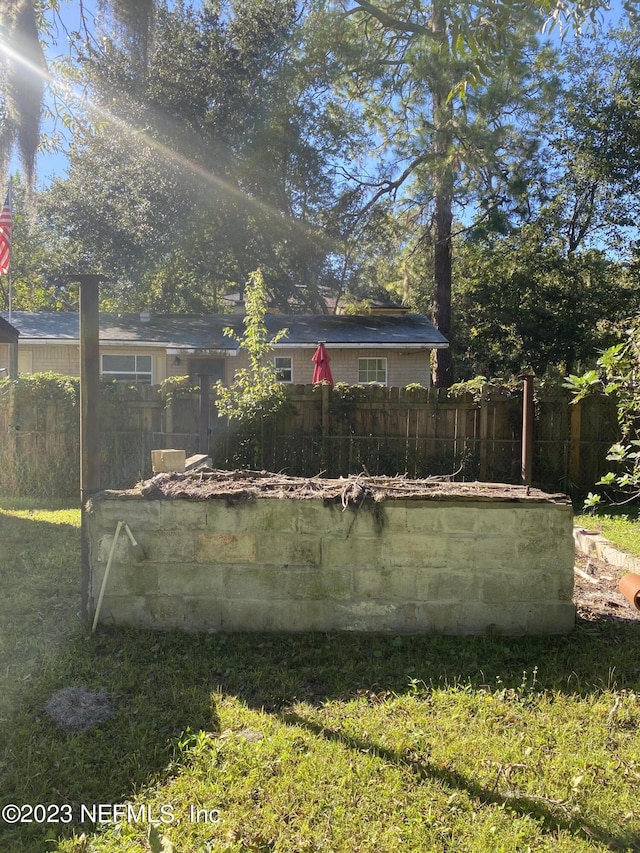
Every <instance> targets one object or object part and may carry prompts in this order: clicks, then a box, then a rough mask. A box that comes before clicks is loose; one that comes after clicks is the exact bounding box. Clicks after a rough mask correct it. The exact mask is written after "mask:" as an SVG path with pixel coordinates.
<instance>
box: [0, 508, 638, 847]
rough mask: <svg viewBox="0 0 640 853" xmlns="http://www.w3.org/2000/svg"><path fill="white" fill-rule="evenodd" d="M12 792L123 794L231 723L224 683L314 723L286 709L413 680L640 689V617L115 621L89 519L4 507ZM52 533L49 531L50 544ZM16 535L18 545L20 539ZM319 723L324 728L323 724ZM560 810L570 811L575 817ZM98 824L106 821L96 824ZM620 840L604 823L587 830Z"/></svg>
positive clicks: (538, 808) (474, 787) (0, 646)
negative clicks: (59, 518)
mask: <svg viewBox="0 0 640 853" xmlns="http://www.w3.org/2000/svg"><path fill="white" fill-rule="evenodd" d="M0 542H1V543H2V550H1V551H0V574H1V576H2V577H3V584H4V596H3V597H2V599H1V600H0V620H1V621H0V663H1V664H2V665H1V667H0V709H1V715H0V762H1V764H0V806H2V805H5V804H7V803H17V804H19V805H21V804H23V803H45V804H46V803H54V804H64V803H69V804H71V805H72V806H73V808H74V813H77V811H76V810H77V809H78V808H79V805H80V804H81V803H83V804H94V803H118V802H123V801H125V800H127V799H129V798H130V797H131V796H132V795H133V794H134V793H135V792H137V791H140V789H142V788H144V787H145V786H147V785H149V784H153V781H154V779H162V778H166V776H167V775H168V774H170V773H171V772H172V769H171V764H172V761H173V760H174V758H175V751H176V742H177V740H178V739H179V737H180V735H181V733H182V732H184V731H185V730H186V729H187V728H191V729H192V730H194V731H198V730H200V729H203V730H207V731H217V730H219V728H220V725H219V720H218V715H217V710H216V707H215V700H214V694H215V693H216V692H223V693H227V694H231V695H235V696H238V697H239V698H240V699H242V700H243V701H244V702H245V703H246V704H247V705H248V706H249V707H252V708H259V709H265V710H266V711H268V712H271V713H274V714H277V715H278V716H279V717H280V718H281V719H284V720H285V722H291V723H295V724H300V725H306V726H308V727H309V726H311V725H312V724H310V723H309V721H304V720H301V719H297V718H293V717H291V715H290V714H289V716H287V714H288V713H289V712H286V711H285V710H284V709H287V708H289V707H291V705H292V704H293V703H294V702H295V701H297V700H300V701H305V702H308V703H310V704H312V705H320V704H321V703H322V702H324V701H325V700H327V699H338V700H339V699H351V698H353V697H354V696H357V695H359V694H360V693H361V692H362V691H367V690H375V691H377V692H384V691H388V692H389V693H395V694H403V693H406V692H408V691H410V690H411V685H412V683H415V682H416V681H422V682H424V683H425V684H426V685H427V686H430V685H433V686H434V687H438V686H446V685H453V684H463V685H469V687H470V688H471V689H473V688H481V687H489V688H492V687H494V686H496V684H497V683H498V679H500V684H501V687H504V688H513V689H518V688H519V687H521V685H522V682H523V673H528V674H529V676H531V674H532V673H533V672H534V670H535V671H536V678H537V683H536V690H548V691H552V692H554V691H559V692H564V693H568V694H578V695H583V696H586V695H588V694H591V693H594V692H598V691H600V690H603V689H613V688H618V689H622V688H626V689H629V690H634V691H639V690H640V623H638V621H637V620H636V621H634V622H629V623H624V622H612V621H610V622H583V621H579V622H578V625H577V627H576V629H575V631H574V632H573V633H572V634H570V635H569V636H567V637H536V638H531V637H529V638H506V637H485V638H478V637H436V636H421V637H380V636H375V637H372V636H356V635H315V634H314V635H308V634H305V635H283V634H279V635H260V634H253V635H248V634H237V635H224V634H220V635H205V634H200V635H197V634H181V633H179V632H171V633H163V634H161V633H154V632H152V631H146V630H133V629H131V630H129V629H116V628H113V629H105V628H100V629H99V630H98V632H97V633H96V634H95V635H92V634H91V633H90V631H89V629H88V627H87V626H86V625H85V624H84V623H83V622H82V621H81V619H80V616H79V609H80V600H79V563H80V560H79V531H78V529H77V528H75V527H73V526H72V525H55V524H49V523H47V522H43V521H35V520H30V519H25V518H18V517H14V516H9V515H6V514H5V515H2V516H0ZM43 543H44V544H43ZM5 546H6V547H5ZM81 685H82V686H85V687H87V688H88V689H90V690H96V691H101V692H107V693H109V694H111V695H112V696H113V699H114V704H115V708H116V713H115V716H114V717H113V718H112V719H111V720H110V721H108V722H107V723H104V724H102V725H101V726H100V727H99V728H96V729H93V730H91V731H88V732H83V733H80V732H71V731H68V730H66V729H63V728H60V727H59V726H56V725H55V724H54V723H53V722H52V721H51V720H49V718H48V717H47V715H46V713H45V712H44V706H45V703H46V701H47V699H48V698H49V696H50V695H51V694H52V692H54V691H55V690H58V689H59V688H62V687H68V686H81ZM314 731H315V729H314ZM315 733H316V734H317V735H318V736H322V737H332V738H336V739H340V740H341V741H342V742H344V743H347V744H348V745H350V746H353V748H354V749H363V748H364V749H369V748H373V749H375V750H376V751H377V752H378V753H379V754H380V755H382V756H383V757H384V758H385V759H387V760H389V761H394V762H397V763H399V764H402V765H405V766H410V767H411V769H412V770H413V771H414V772H415V773H416V774H418V775H419V776H421V777H422V778H425V779H426V778H435V779H442V780H443V781H446V782H447V784H449V785H450V786H452V787H457V788H460V789H463V790H466V791H468V792H469V793H470V795H471V796H474V797H477V798H478V799H480V801H482V802H487V803H494V802H497V803H504V804H505V806H506V807H508V808H509V809H511V810H513V811H515V812H517V813H519V814H525V813H526V814H531V813H533V814H537V815H540V816H541V817H542V819H543V821H544V822H545V824H548V825H549V827H551V826H558V825H561V826H564V827H565V828H566V829H568V830H569V831H571V832H575V833H577V834H583V835H584V834H585V830H584V826H585V824H584V822H583V821H581V822H580V826H577V825H575V824H574V823H573V822H572V821H571V820H570V819H569V818H564V817H563V816H562V815H558V814H557V813H556V812H555V811H554V810H553V809H551V808H547V807H546V806H545V805H544V804H542V803H540V802H538V801H535V802H534V801H527V800H526V799H524V800H523V799H518V800H514V799H510V800H509V802H508V803H506V802H505V800H504V798H500V796H499V795H497V794H496V793H494V792H492V791H490V790H488V789H486V788H483V787H482V786H480V785H478V784H477V783H475V782H474V781H473V780H472V779H469V778H467V777H465V776H464V775H463V774H460V773H457V772H456V771H454V770H450V769H446V770H442V769H440V768H438V767H433V766H432V765H431V764H429V763H424V762H422V761H416V760H414V759H412V758H410V757H409V756H407V755H402V754H399V753H398V754H396V753H393V752H390V751H388V750H387V751H385V749H384V748H383V747H381V746H380V745H378V744H375V743H369V742H367V741H366V740H364V739H362V740H360V739H356V738H352V737H350V736H348V735H346V734H344V733H343V732H341V731H337V732H332V733H327V732H326V731H325V730H323V729H321V728H318V730H317V731H315ZM559 821H560V823H559ZM72 828H77V827H64V826H60V825H52V826H49V827H40V826H35V825H31V826H28V825H27V826H22V827H20V828H15V827H7V826H6V825H0V832H3V834H4V838H3V839H2V840H3V849H7V850H9V849H10V850H12V851H14V853H25V852H26V851H41V850H42V849H43V843H44V841H45V839H46V838H47V837H49V838H55V837H57V836H58V835H60V834H63V833H64V832H65V830H69V831H70V830H71V829H72ZM82 828H83V829H85V830H87V831H91V829H92V827H91V826H90V825H89V826H84V827H82ZM589 832H591V833H593V837H595V838H603V839H605V841H606V843H617V841H616V839H613V840H612V839H611V838H609V837H608V836H607V835H606V833H604V832H603V831H602V830H601V829H599V828H598V827H597V826H587V834H588V833H589Z"/></svg>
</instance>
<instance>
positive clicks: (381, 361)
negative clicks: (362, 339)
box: [358, 358, 387, 385]
mask: <svg viewBox="0 0 640 853" xmlns="http://www.w3.org/2000/svg"><path fill="white" fill-rule="evenodd" d="M358 382H359V383H360V384H361V385H373V384H377V385H386V384H387V359H386V358H359V359H358Z"/></svg>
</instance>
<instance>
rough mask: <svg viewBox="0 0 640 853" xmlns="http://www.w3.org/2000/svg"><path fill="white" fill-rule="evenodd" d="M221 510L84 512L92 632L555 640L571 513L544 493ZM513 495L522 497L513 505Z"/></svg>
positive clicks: (566, 588) (564, 619) (566, 580)
mask: <svg viewBox="0 0 640 853" xmlns="http://www.w3.org/2000/svg"><path fill="white" fill-rule="evenodd" d="M513 488H514V494H515V495H516V497H513V496H511V497H508V498H503V499H500V498H497V499H495V500H494V499H486V498H484V499H474V498H473V496H470V495H469V494H466V495H464V496H459V497H456V496H455V495H447V496H446V497H445V498H444V499H443V497H442V496H440V497H439V498H438V499H430V498H429V497H428V496H425V497H419V498H416V497H413V496H412V497H411V498H410V499H394V498H392V497H386V498H384V499H383V500H381V501H379V502H375V503H373V502H371V503H368V504H363V505H361V506H360V507H359V508H357V509H354V508H351V507H348V508H346V509H343V508H342V506H341V505H340V503H331V504H327V502H326V501H324V500H323V499H322V498H308V499H304V500H301V499H297V498H291V497H286V496H284V497H282V496H281V497H273V496H270V497H265V498H260V497H259V498H252V499H249V500H242V501H239V502H237V503H234V502H229V501H228V500H225V499H224V498H210V499H207V500H192V499H175V500H169V499H154V500H150V499H147V498H145V497H143V496H142V495H139V494H133V493H131V492H127V493H117V492H109V493H102V494H100V495H97V496H94V498H92V500H91V501H90V503H89V505H88V507H87V516H86V517H87V526H88V532H89V540H90V566H91V578H90V591H89V598H90V609H92V608H93V610H95V606H96V602H97V599H98V595H99V592H100V587H101V584H102V579H103V576H104V572H105V567H106V564H107V560H108V555H109V552H110V550H111V545H112V542H113V536H114V532H115V529H116V525H117V522H118V521H120V520H122V521H125V522H126V523H127V524H128V525H129V527H130V528H131V530H132V531H133V533H134V534H135V537H136V539H137V540H138V542H139V543H140V544H141V545H142V547H143V548H144V550H145V552H146V555H147V559H146V560H145V561H144V562H135V561H134V559H133V556H132V555H131V552H130V543H129V541H128V539H127V537H126V536H123V537H121V538H120V539H119V541H118V543H117V547H116V549H115V551H114V555H113V560H112V567H111V573H110V576H109V578H108V583H107V586H106V590H105V595H104V600H103V603H102V609H101V612H100V621H101V622H103V623H105V624H117V625H132V626H138V627H149V628H158V629H172V628H183V629H185V630H202V631H357V632H380V633H394V634H401V633H415V634H422V633H440V634H484V633H492V632H495V633H504V634H513V635H516V634H547V633H562V632H567V631H569V630H571V628H572V627H573V625H574V619H575V608H574V605H573V603H572V593H573V564H574V543H573V535H572V510H571V506H570V504H569V502H568V500H562V499H561V498H558V496H554V497H550V496H544V495H542V493H537V494H538V497H536V498H535V499H532V498H530V497H529V496H528V495H527V497H526V499H525V498H524V495H525V491H524V490H518V489H517V487H513ZM519 494H522V496H523V497H522V499H519V498H518V497H517V495H519Z"/></svg>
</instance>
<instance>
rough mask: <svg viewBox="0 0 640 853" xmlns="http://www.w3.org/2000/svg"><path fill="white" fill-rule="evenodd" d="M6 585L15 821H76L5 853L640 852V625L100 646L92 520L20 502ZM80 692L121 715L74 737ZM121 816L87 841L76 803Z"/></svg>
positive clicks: (3, 508)
mask: <svg viewBox="0 0 640 853" xmlns="http://www.w3.org/2000/svg"><path fill="white" fill-rule="evenodd" d="M0 576H1V577H2V581H3V595H2V597H1V598H0V610H1V611H2V613H1V617H2V618H1V619H0V655H1V666H0V808H2V807H5V806H7V805H8V804H17V805H19V806H23V805H26V804H36V803H39V804H45V805H47V804H51V805H54V806H60V807H62V806H64V805H68V806H69V809H68V810H64V811H62V810H61V811H60V812H59V815H61V816H62V817H64V818H65V820H66V817H67V815H71V816H72V817H73V818H74V820H73V821H72V822H71V823H69V824H67V823H49V824H46V823H45V824H39V823H34V822H31V823H24V824H22V825H20V826H17V825H16V826H13V825H9V824H7V823H6V822H1V821H0V849H2V850H7V851H11V853H27V851H29V853H32V851H33V853H46V851H58V853H89V851H94V853H134V852H135V853H143V851H145V853H148V851H149V850H152V851H162V850H164V851H165V853H167V851H178V853H218V851H220V853H222V851H227V852H228V853H264V852H265V851H274V853H275V852H276V851H277V853H307V851H336V853H365V851H366V852H367V853H374V851H375V852H376V853H380V851H381V853H395V851H456V853H458V851H461V853H464V851H479V853H482V851H486V853H500V851H504V853H514V851H522V853H525V851H532V853H535V852H536V851H550V853H551V851H553V853H562V851H606V850H640V796H639V795H638V791H639V790H640V736H639V735H638V731H639V728H640V625H639V624H638V623H637V622H635V623H626V622H622V621H621V622H618V623H611V622H609V623H604V622H603V623H579V624H578V626H577V628H576V630H575V631H574V632H573V633H572V634H571V635H569V636H567V637H551V638H525V639H522V638H521V639H511V638H500V637H486V638H443V637H388V638H381V637H358V636H350V635H347V636H328V635H316V636H310V635H302V636H285V635H281V634H280V635H269V636H264V635H196V634H190V635H182V634H178V633H177V632H172V633H166V634H155V633H153V632H150V631H133V630H123V629H108V630H107V629H104V628H100V629H98V631H97V632H96V634H95V635H92V634H91V633H90V631H89V630H88V628H87V626H86V625H85V624H84V622H83V621H82V619H81V617H80V613H79V611H80V601H79V593H78V588H79V512H78V510H77V509H70V508H68V507H66V508H65V507H63V506H61V505H59V504H58V505H49V506H48V507H38V508H34V507H33V506H30V505H28V504H27V503H26V502H19V503H17V502H9V501H6V500H4V501H2V500H0ZM80 685H82V686H85V687H87V688H88V689H90V690H96V691H103V692H107V693H109V694H110V695H111V696H112V698H113V702H114V705H115V708H116V713H115V716H114V717H113V718H112V719H111V720H109V721H108V722H106V723H103V724H102V725H100V726H99V727H98V728H95V729H92V730H91V731H86V732H71V731H68V730H66V729H62V728H60V727H58V726H56V725H55V724H54V723H53V722H52V721H51V720H50V719H49V718H48V716H47V715H46V713H45V712H44V705H45V703H46V701H47V699H48V697H49V696H50V695H51V693H52V692H53V691H55V690H57V689H59V688H61V687H67V686H80ZM127 802H128V803H129V804H130V808H129V814H128V819H126V820H122V821H120V822H118V823H116V824H113V823H109V822H107V821H105V820H103V821H102V822H101V823H100V824H99V825H94V824H92V823H91V822H90V821H85V822H84V823H82V824H80V823H78V818H79V816H80V814H81V811H80V810H81V806H82V805H84V806H85V807H86V808H87V809H88V810H89V812H87V811H86V810H85V813H84V814H85V816H86V814H87V813H90V811H91V809H92V808H97V806H98V804H104V806H105V808H103V818H109V817H110V816H111V815H112V814H113V809H112V806H113V805H114V804H123V803H127ZM110 809H111V811H110ZM124 810H125V813H126V807H124ZM49 814H50V815H54V814H55V813H54V812H49ZM24 815H25V812H24V811H23V816H24ZM96 815H97V811H96ZM38 816H39V817H41V816H42V814H41V813H39V814H38ZM171 844H172V845H173V846H171Z"/></svg>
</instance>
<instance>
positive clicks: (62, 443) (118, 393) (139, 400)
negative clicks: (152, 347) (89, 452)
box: [0, 384, 617, 495]
mask: <svg viewBox="0 0 640 853" xmlns="http://www.w3.org/2000/svg"><path fill="white" fill-rule="evenodd" d="M286 390H287V406H286V407H285V409H284V410H283V411H281V412H280V413H279V414H278V416H277V417H276V418H275V419H269V420H263V421H261V422H259V423H257V424H252V425H251V426H250V427H238V426H237V425H235V424H234V423H233V422H231V423H229V422H227V420H226V419H222V418H218V416H217V413H216V409H215V401H214V400H212V401H211V406H210V412H209V419H210V420H209V424H210V429H209V437H208V438H209V452H210V454H211V456H212V459H213V461H214V464H215V465H216V466H217V467H221V468H266V469H269V470H274V471H286V473H288V474H292V475H297V476H314V475H316V474H319V473H320V472H323V473H324V475H325V476H330V477H335V476H341V475H342V476H344V475H347V474H353V473H359V472H361V471H368V472H369V473H370V474H372V475H374V474H390V475H393V474H398V473H400V474H405V473H406V474H407V475H409V476H411V477H426V476H431V475H448V476H453V477H455V479H459V480H475V479H479V480H488V481H494V482H507V483H518V482H520V476H521V432H522V395H521V394H519V393H517V392H516V393H508V392H506V391H501V390H499V389H496V388H495V387H493V386H489V385H487V386H485V387H484V388H483V389H482V391H481V392H479V393H478V394H476V395H472V394H470V393H465V394H461V395H458V396H452V395H450V394H449V393H448V392H447V390H445V389H423V388H411V387H409V388H385V387H379V386H348V387H345V386H338V387H337V388H335V389H331V388H330V387H329V386H327V385H316V386H312V385H295V386H287V389H286ZM200 424H201V412H200V399H199V394H198V392H197V391H193V390H180V389H173V390H171V391H167V389H165V390H163V389H161V388H158V387H150V386H136V387H130V386H122V385H114V384H105V385H104V386H103V388H102V398H101V411H100V425H101V480H102V487H103V488H119V487H124V486H128V485H132V484H133V483H134V482H136V480H138V479H140V478H143V477H147V476H149V475H150V473H151V463H150V459H151V450H153V449H156V448H164V447H174V448H180V449H184V450H186V451H187V453H188V454H191V453H195V452H196V451H197V450H198V438H199V425H200ZM0 440H1V444H0V491H1V492H3V493H5V494H40V495H74V494H77V490H78V487H77V484H78V465H79V462H78V454H79V450H78V406H77V401H76V402H75V405H74V403H73V401H72V400H71V399H70V397H69V395H67V396H66V397H64V399H61V398H59V397H57V396H56V397H51V396H50V395H49V396H48V395H47V394H45V393H43V394H41V395H40V396H35V397H34V396H32V397H31V398H30V399H29V400H28V401H25V400H22V399H21V397H20V395H18V394H16V395H13V394H11V393H7V392H6V389H5V393H3V394H1V395H0ZM616 440H617V427H616V418H615V405H614V403H613V401H612V400H610V399H608V398H605V397H595V396H594V397H592V398H587V399H586V400H584V401H582V403H581V404H579V405H578V406H573V405H570V395H569V393H568V392H566V391H565V390H564V389H557V388H556V389H545V388H539V389H538V390H537V392H536V403H535V425H534V454H533V484H534V485H536V486H539V487H542V488H545V489H548V490H553V491H565V492H571V493H576V494H578V493H584V492H586V491H587V490H589V489H590V488H592V487H593V484H594V482H595V481H596V480H597V479H598V478H599V477H600V476H601V474H602V473H603V471H604V470H605V469H606V466H607V463H606V461H605V457H606V453H607V450H608V448H609V447H610V445H611V444H612V443H613V442H614V441H616Z"/></svg>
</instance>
